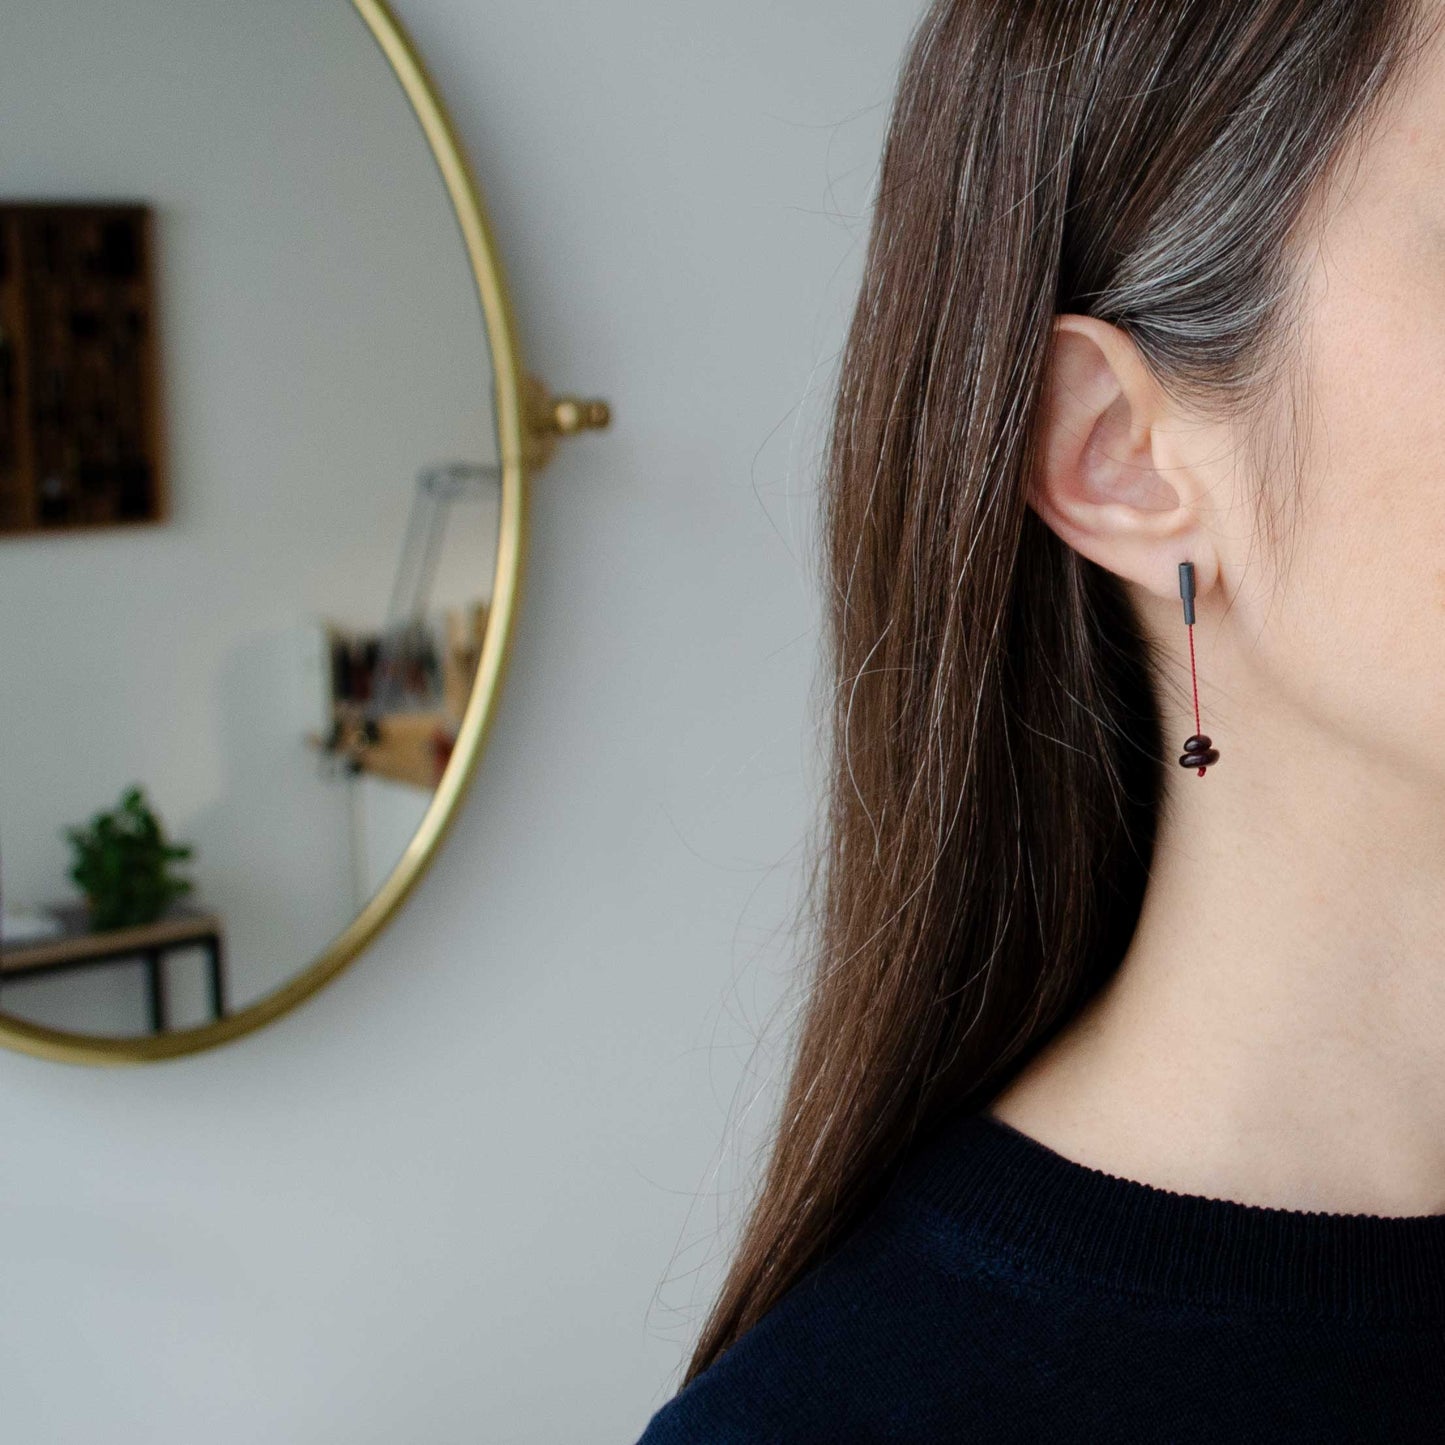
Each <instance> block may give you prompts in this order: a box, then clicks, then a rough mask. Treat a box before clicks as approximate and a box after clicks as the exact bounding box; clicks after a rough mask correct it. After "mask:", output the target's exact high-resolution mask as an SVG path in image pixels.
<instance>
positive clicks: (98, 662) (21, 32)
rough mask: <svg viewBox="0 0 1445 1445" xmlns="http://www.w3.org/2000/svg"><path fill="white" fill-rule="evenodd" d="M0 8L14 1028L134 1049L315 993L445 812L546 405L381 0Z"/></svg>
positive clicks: (4, 649)
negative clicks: (2, 21) (535, 400)
mask: <svg viewBox="0 0 1445 1445" xmlns="http://www.w3.org/2000/svg"><path fill="white" fill-rule="evenodd" d="M6 20H7V25H6V37H5V40H6V43H5V46H4V51H3V56H0V134H3V135H4V136H5V137H6V140H5V143H4V145H3V147H0V669H3V676H4V680H5V685H4V686H3V687H0V908H3V911H0V1042H3V1043H5V1044H7V1045H9V1046H12V1047H18V1048H21V1049H25V1050H28V1051H30V1052H32V1053H37V1054H42V1055H46V1056H50V1057H56V1058H62V1059H67V1060H71V1061H78V1062H112V1063H113V1062H124V1061H140V1060H148V1059H158V1058H164V1057H167V1056H171V1055H175V1054H180V1053H186V1052H190V1051H192V1050H195V1049H199V1048H204V1047H208V1046H211V1045H214V1044H217V1043H221V1042H223V1041H225V1040H227V1039H231V1038H234V1037H236V1036H238V1035H240V1034H242V1033H245V1032H247V1031H248V1030H250V1029H252V1028H255V1027H257V1026H258V1025H260V1024H262V1023H264V1022H267V1021H268V1020H270V1019H272V1018H275V1017H276V1016H278V1015H279V1014H281V1013H282V1012H284V1011H285V1010H286V1009H288V1008H290V1007H292V1006H294V1005H295V1004H297V1003H298V1002H300V1001H301V1000H302V999H304V998H306V997H307V996H308V995H310V994H311V993H313V992H314V991H315V990H316V989H317V988H319V987H320V986H321V984H323V983H324V982H325V981H326V980H327V979H329V978H330V977H332V976H334V975H335V974H336V973H337V972H338V971H339V970H340V969H341V968H342V967H344V966H345V965H346V964H347V963H348V962H349V961H350V960H351V959H352V958H354V957H355V955H356V954H357V952H358V951H359V950H360V949H361V948H363V947H364V946H365V945H366V943H367V942H368V941H369V940H370V939H371V938H372V937H373V936H374V934H375V933H376V931H377V930H378V929H379V928H380V927H381V926H382V925H383V924H384V923H385V922H386V920H387V919H388V918H389V917H390V916H391V915H392V913H393V912H394V910H395V909H396V908H397V907H398V905H399V904H400V903H401V902H402V900H403V899H404V897H405V896H406V894H407V892H408V891H409V889H410V888H411V887H412V885H413V884H414V883H415V882H416V880H417V878H418V876H419V874H420V872H421V870H422V869H423V868H424V866H425V865H426V863H427V861H428V860H429V858H430V856H431V855H432V853H433V851H434V850H435V848H436V847H437V845H438V842H439V840H440V838H441V837H442V835H443V833H444V831H445V829H446V826H447V823H448V821H449V819H450V818H451V816H452V814H453V813H454V811H455V809H456V807H457V804H458V800H459V797H460V795H461V792H462V790H463V788H464V786H465V784H466V782H467V780H468V778H469V776H470V774H471V771H472V769H473V766H474V764H475V762H476V758H477V753H478V750H479V748H480V746H481V743H482V739H483V736H484V733H485V730H486V724H487V719H488V714H489V712H490V710H491V708H492V706H493V703H494V700H495V695H496V691H497V687H498V683H499V679H500V675H501V669H502V665H503V661H504V655H505V649H506V645H507V638H508V635H509V631H510V623H511V617H512V611H513V607H514V604H515V593H516V588H517V584H518V569H519V565H520V560H521V547H522V527H523V496H524V483H525V476H526V465H527V463H528V462H529V461H535V460H537V459H538V458H539V456H540V454H537V453H535V441H534V435H533V434H534V433H535V434H536V435H542V434H543V433H544V432H545V430H546V428H545V426H543V425H540V424H539V423H538V422H537V421H536V417H537V416H539V415H544V414H545V412H538V411H537V410H536V408H535V407H533V406H531V402H530V399H531V397H532V394H533V391H534V390H536V389H538V384H536V383H531V382H529V383H528V386H527V387H526V388H524V387H523V381H524V379H525V378H524V377H523V376H522V373H521V372H520V369H519V363H518V359H517V353H516V346H515V340H514V333H513V327H512V322H511V318H510V312H509V309H508V306H507V303H506V298H505V294H504V291H503V287H502V282H501V277H500V272H499V269H498V265H497V261H496V258H495V255H494V252H493V248H492V244H491V238H490V233H489V230H488V226H487V223H486V219H485V215H484V213H483V211H482V209H481V206H480V203H479V199H478V196H477V193H476V189H475V186H474V184H473V181H472V179H471V176H470V173H469V171H468V169H467V167H466V165H465V164H464V162H463V159H462V157H461V154H460V152H459V150H458V148H457V145H456V143H455V140H454V138H453V135H452V132H451V128H450V126H449V124H448V122H447V119H446V117H445V114H444V112H443V111H442V109H441V107H440V105H439V103H438V101H437V98H436V96H435V93H434V91H433V90H432V88H431V86H430V85H429V84H428V82H427V80H426V77H425V75H424V74H423V71H422V69H421V66H420V64H419V62H418V60H417V57H416V55H415V53H414V52H413V50H412V49H411V47H410V45H409V43H408V42H407V40H406V38H405V37H404V36H403V35H402V33H401V32H400V31H399V29H398V28H397V25H396V23H395V21H394V19H393V18H392V17H391V15H390V14H389V13H388V11H387V10H386V9H385V7H384V6H383V5H382V4H380V3H377V0H355V3H351V0H312V3H308V4H304V5H297V4H296V3H294V0H248V3H246V4H243V5H237V4H235V3H233V0H127V3H125V4H120V5H111V6H105V5H102V6H97V5H95V4H93V3H91V0H46V3H45V4H43V5H26V6H11V7H10V8H9V10H8V11H7V15H6ZM598 405H600V404H598ZM529 408H530V409H529ZM594 411H595V407H594ZM568 415H572V416H574V417H575V416H576V415H577V412H576V408H575V407H574V408H573V411H572V412H571V413H568V412H567V411H566V410H565V408H561V407H559V408H558V409H557V411H556V413H555V414H554V419H555V417H561V418H562V421H561V422H560V423H559V426H560V428H561V429H567V428H566V425H565V421H566V417H567V416H568ZM528 418H532V420H530V421H529V420H528ZM590 419H591V420H592V421H594V422H596V423H597V424H600V420H601V419H600V418H599V417H597V416H595V415H593V416H591V418H590ZM587 422H588V416H587V415H586V414H585V409H584V414H583V415H582V420H581V421H580V422H579V423H578V424H582V425H585V424H587ZM554 429H557V428H554Z"/></svg>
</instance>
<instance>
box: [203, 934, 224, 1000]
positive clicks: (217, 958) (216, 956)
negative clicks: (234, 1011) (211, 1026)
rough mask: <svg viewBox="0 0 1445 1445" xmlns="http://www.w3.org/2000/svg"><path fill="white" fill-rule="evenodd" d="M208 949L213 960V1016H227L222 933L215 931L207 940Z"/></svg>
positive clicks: (211, 960) (211, 975)
mask: <svg viewBox="0 0 1445 1445" xmlns="http://www.w3.org/2000/svg"><path fill="white" fill-rule="evenodd" d="M206 951H207V953H208V954H209V955H210V962H211V974H210V977H211V1017H212V1018H213V1019H219V1018H224V1017H225V1016H226V971H225V962H224V960H223V957H222V953H221V935H220V934H219V933H213V934H211V936H210V937H209V938H208V939H207V940H206Z"/></svg>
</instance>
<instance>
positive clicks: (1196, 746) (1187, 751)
mask: <svg viewBox="0 0 1445 1445" xmlns="http://www.w3.org/2000/svg"><path fill="white" fill-rule="evenodd" d="M1218 761H1219V749H1218V748H1215V747H1211V746H1210V744H1209V739H1208V738H1207V737H1205V736H1204V734H1203V733H1195V734H1194V736H1193V737H1192V738H1185V739H1184V755H1183V757H1181V758H1180V759H1179V766H1180V767H1181V768H1198V769H1199V776H1200V777H1201V778H1202V777H1203V776H1204V770H1205V768H1207V767H1208V766H1209V765H1210V763H1217V762H1218Z"/></svg>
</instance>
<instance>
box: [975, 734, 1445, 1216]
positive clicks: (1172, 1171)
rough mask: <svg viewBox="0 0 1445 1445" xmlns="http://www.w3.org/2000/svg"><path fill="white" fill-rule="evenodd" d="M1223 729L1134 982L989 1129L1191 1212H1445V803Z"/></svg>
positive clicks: (1381, 774)
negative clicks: (1193, 1197) (1215, 1207)
mask: <svg viewBox="0 0 1445 1445" xmlns="http://www.w3.org/2000/svg"><path fill="white" fill-rule="evenodd" d="M1205 730H1206V731H1207V732H1209V731H1212V732H1213V733H1214V734H1215V745H1216V746H1217V747H1219V748H1220V750H1221V754H1222V756H1221V759H1220V761H1219V762H1218V763H1217V764H1216V765H1215V766H1214V767H1212V768H1211V769H1210V770H1209V772H1208V773H1207V774H1206V776H1205V777H1204V778H1199V777H1198V776H1197V775H1196V774H1195V773H1193V772H1190V773H1188V774H1185V773H1184V770H1183V769H1182V768H1176V769H1175V772H1174V775H1173V776H1171V777H1170V779H1169V783H1168V788H1167V798H1166V805H1165V808H1164V811H1163V814H1162V817H1161V824H1160V829H1159V837H1158V843H1157V847H1156V852H1155V856H1154V860H1153V866H1152V869H1151V874H1150V882H1149V887H1148V890H1147V892H1146V895H1145V900H1144V907H1143V912H1142V915H1141V918H1140V922H1139V927H1138V930H1137V932H1136V934H1135V936H1134V938H1133V941H1132V943H1131V945H1130V948H1129V950H1128V953H1127V955H1126V956H1125V958H1124V961H1123V963H1122V965H1121V967H1120V969H1119V972H1118V974H1117V975H1116V977H1115V978H1114V979H1113V980H1112V981H1111V983H1110V984H1109V985H1108V986H1107V987H1106V988H1105V989H1104V990H1103V991H1102V992H1101V993H1100V995H1099V996H1098V997H1097V998H1096V999H1094V1000H1093V1001H1092V1002H1091V1004H1090V1005H1089V1006H1088V1007H1087V1008H1086V1009H1085V1010H1084V1011H1083V1013H1082V1014H1081V1015H1080V1016H1079V1017H1078V1018H1077V1019H1076V1020H1074V1021H1073V1022H1072V1023H1071V1024H1070V1025H1068V1026H1067V1027H1066V1028H1065V1029H1064V1030H1063V1031H1062V1032H1061V1033H1060V1034H1059V1036H1058V1037H1057V1038H1056V1039H1054V1040H1053V1041H1051V1043H1050V1044H1049V1045H1048V1046H1047V1047H1046V1048H1045V1049H1044V1050H1043V1051H1042V1052H1041V1053H1040V1054H1039V1055H1038V1056H1037V1057H1036V1058H1035V1059H1033V1060H1032V1061H1031V1062H1030V1064H1029V1065H1028V1066H1027V1067H1026V1068H1025V1069H1024V1070H1023V1072H1022V1073H1021V1074H1020V1075H1019V1076H1018V1077H1017V1078H1016V1079H1015V1080H1013V1081H1012V1082H1011V1083H1010V1085H1009V1086H1008V1087H1007V1088H1006V1089H1005V1090H1004V1091H1003V1092H1002V1093H1001V1094H1000V1095H999V1096H998V1097H997V1098H996V1099H995V1101H994V1102H993V1104H992V1105H991V1106H990V1108H989V1110H988V1112H990V1113H992V1114H993V1115H995V1116H996V1117H997V1118H999V1119H1001V1120H1003V1121H1004V1122H1005V1123H1008V1124H1012V1125H1013V1126H1014V1127H1015V1128H1017V1129H1020V1130H1022V1131H1023V1132H1024V1133H1027V1134H1030V1135H1032V1136H1033V1137H1035V1138H1037V1139H1039V1140H1040V1141H1041V1142H1042V1143H1044V1144H1047V1145H1048V1146H1049V1147H1051V1148H1053V1149H1055V1150H1057V1151H1058V1152H1059V1153H1061V1154H1063V1155H1065V1156H1066V1157H1068V1158H1071V1159H1075V1160H1077V1161H1078V1162H1080V1163H1084V1164H1089V1165H1092V1166H1093V1167H1095V1168H1099V1169H1104V1170H1106V1171H1108V1172H1110V1173H1114V1174H1118V1175H1121V1176H1123V1177H1125V1178H1132V1179H1137V1180H1140V1181H1142V1182H1144V1183H1150V1184H1155V1185H1158V1186H1160V1187H1162V1188H1167V1189H1174V1190H1176V1191H1179V1192H1182V1193H1190V1194H1203V1195H1209V1196H1212V1197H1216V1198H1225V1199H1233V1200H1238V1201H1240V1202H1242V1203H1252V1204H1262V1205H1266V1206H1272V1207H1277V1208H1291V1209H1316V1210H1327V1211H1330V1212H1347V1213H1374V1214H1432V1213H1439V1212H1442V1211H1445V789H1442V787H1441V785H1440V784H1439V783H1438V780H1430V779H1423V778H1421V777H1419V776H1409V775H1407V774H1406V773H1405V772H1404V770H1403V767H1402V766H1399V765H1397V763H1396V761H1395V760H1394V759H1391V758H1388V757H1386V758H1381V757H1380V756H1379V755H1374V756H1365V755H1363V754H1362V753H1361V751H1360V750H1359V749H1356V748H1353V747H1350V746H1348V745H1346V744H1343V743H1341V741H1340V740H1339V739H1338V738H1329V737H1327V736H1325V734H1324V733H1323V732H1322V731H1315V732H1311V730H1310V729H1309V728H1307V727H1303V726H1301V725H1300V724H1299V722H1298V719H1297V718H1294V719H1292V721H1291V723H1290V725H1289V726H1288V727H1285V726H1281V727H1279V728H1276V729H1270V728H1267V727H1263V726H1260V725H1259V724H1257V723H1253V722H1252V723H1251V726H1250V727H1249V729H1248V730H1247V731H1248V736H1247V737H1246V736H1240V737H1239V738H1238V740H1237V741H1233V742H1231V738H1230V733H1229V729H1228V728H1227V727H1225V726H1217V727H1215V728H1213V729H1211V728H1206V729H1205ZM1244 731H1245V730H1244V729H1240V732H1241V733H1244Z"/></svg>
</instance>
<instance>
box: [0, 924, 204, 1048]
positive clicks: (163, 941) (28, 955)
mask: <svg viewBox="0 0 1445 1445" xmlns="http://www.w3.org/2000/svg"><path fill="white" fill-rule="evenodd" d="M44 912H45V913H47V914H49V915H50V916H51V917H52V918H54V919H55V920H56V921H57V922H58V923H59V924H60V925H61V928H62V930H63V931H62V932H60V933H56V934H53V935H51V936H50V937H49V938H38V939H34V940H32V941H30V942H27V943H20V944H13V945H6V944H4V943H3V942H0V983H3V982H5V981H7V980H12V979H16V978H25V977H35V976H38V975H40V974H44V973H59V972H62V971H65V970H70V969H76V968H91V967H94V966H96V965H101V964H114V963H125V962H134V961H135V960H136V959H140V960H141V961H142V962H144V964H145V966H146V984H147V991H148V995H149V999H148V1002H149V1007H150V1024H151V1032H152V1033H164V1032H165V1031H166V1030H167V1029H168V1028H169V1027H170V1016H169V1007H168V1004H167V999H166V992H167V990H166V966H165V955H166V954H168V953H172V952H174V951H175V950H176V949H178V948H197V947H199V948H204V949H205V950H206V962H207V975H208V981H209V985H210V998H211V1017H212V1018H215V1019H219V1018H222V1017H224V1015H225V1012H226V978H225V962H224V950H223V948H222V944H221V920H220V918H219V917H218V916H217V915H216V914H214V913H208V912H206V911H205V910H203V909H199V908H190V907H185V906H178V907H174V908H172V909H170V910H169V911H168V912H167V913H165V914H163V915H162V916H161V917H160V918H158V919H156V921H155V922H154V923H141V924H137V925H135V926H133V927H129V928H111V929H103V930H101V931H99V932H96V931H95V930H93V929H92V928H91V927H90V926H89V921H88V918H87V913H86V905H85V904H84V903H57V904H54V905H52V906H51V907H49V908H46V909H45V910H44Z"/></svg>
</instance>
